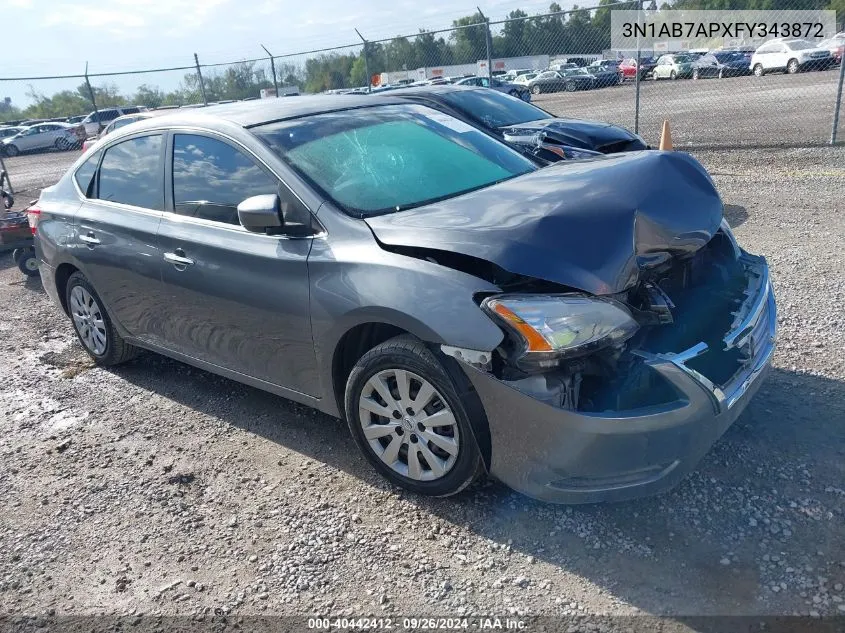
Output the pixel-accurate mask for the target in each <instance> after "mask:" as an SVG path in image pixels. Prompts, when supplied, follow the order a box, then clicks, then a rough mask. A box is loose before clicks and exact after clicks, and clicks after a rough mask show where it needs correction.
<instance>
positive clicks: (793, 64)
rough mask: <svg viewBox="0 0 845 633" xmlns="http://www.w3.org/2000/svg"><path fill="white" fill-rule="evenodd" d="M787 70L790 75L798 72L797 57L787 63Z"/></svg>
mask: <svg viewBox="0 0 845 633" xmlns="http://www.w3.org/2000/svg"><path fill="white" fill-rule="evenodd" d="M786 72H788V73H789V74H790V75H794V74H795V73H797V72H798V60H797V59H790V60H789V63H788V64H787V65H786Z"/></svg>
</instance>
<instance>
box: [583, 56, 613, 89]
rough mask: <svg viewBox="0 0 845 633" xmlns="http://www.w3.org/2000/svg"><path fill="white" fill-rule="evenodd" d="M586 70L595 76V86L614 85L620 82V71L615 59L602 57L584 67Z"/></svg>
mask: <svg viewBox="0 0 845 633" xmlns="http://www.w3.org/2000/svg"><path fill="white" fill-rule="evenodd" d="M586 71H587V72H588V73H590V74H591V75H592V76H593V77H595V78H596V88H604V87H605V86H616V85H618V84H621V83H622V71H621V70H620V69H619V64H618V63H617V62H615V61H611V60H607V59H602V60H599V61H597V62H593V63H592V64H590V65H589V66H587V67H586Z"/></svg>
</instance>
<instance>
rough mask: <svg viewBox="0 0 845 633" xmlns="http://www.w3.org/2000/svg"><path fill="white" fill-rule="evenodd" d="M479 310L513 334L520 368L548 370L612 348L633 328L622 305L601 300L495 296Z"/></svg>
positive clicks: (562, 296) (629, 333)
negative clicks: (562, 361) (563, 362)
mask: <svg viewBox="0 0 845 633" xmlns="http://www.w3.org/2000/svg"><path fill="white" fill-rule="evenodd" d="M481 307H482V308H483V309H484V310H485V311H486V312H487V313H488V314H490V315H491V316H492V317H493V318H494V319H496V320H497V321H498V322H499V323H501V324H502V325H504V326H505V328H506V329H507V330H508V331H509V332H510V333H511V334H512V335H513V337H512V338H514V339H515V343H516V349H514V350H513V352H514V353H513V356H514V359H513V360H514V361H515V362H516V364H517V365H518V366H519V367H521V368H522V369H528V368H546V367H554V366H555V365H558V364H559V363H560V362H561V360H565V359H568V358H574V357H577V356H583V355H585V354H589V353H591V352H595V351H597V350H600V349H603V348H606V347H610V346H613V345H618V344H619V343H622V342H624V341H626V340H628V339H629V338H630V337H631V336H633V335H634V333H635V332H636V331H637V328H638V325H637V322H636V321H635V320H634V318H633V317H632V316H631V313H630V312H629V311H628V309H627V308H626V307H625V306H624V305H622V304H621V303H619V302H617V301H614V300H612V299H605V298H602V297H586V296H583V295H498V296H494V297H488V298H487V299H485V300H484V301H483V302H482V303H481Z"/></svg>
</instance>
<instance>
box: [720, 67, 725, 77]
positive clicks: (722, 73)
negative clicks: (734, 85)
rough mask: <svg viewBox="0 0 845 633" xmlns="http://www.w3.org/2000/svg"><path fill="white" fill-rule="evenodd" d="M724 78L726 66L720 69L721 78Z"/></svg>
mask: <svg viewBox="0 0 845 633" xmlns="http://www.w3.org/2000/svg"><path fill="white" fill-rule="evenodd" d="M724 78H725V70H724V68H720V69H719V79H724Z"/></svg>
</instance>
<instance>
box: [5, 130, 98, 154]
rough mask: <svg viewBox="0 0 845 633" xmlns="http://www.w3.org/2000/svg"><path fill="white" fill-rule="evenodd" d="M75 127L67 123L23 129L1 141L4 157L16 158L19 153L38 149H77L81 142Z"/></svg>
mask: <svg viewBox="0 0 845 633" xmlns="http://www.w3.org/2000/svg"><path fill="white" fill-rule="evenodd" d="M76 130H77V128H76V126H73V125H69V124H68V123H39V124H37V125H32V126H30V127H28V128H24V129H23V130H21V131H20V132H18V133H17V134H15V135H14V136H8V137H6V138H4V139H3V140H2V146H3V152H4V153H5V154H6V156H17V155H18V154H20V153H21V152H30V151H34V150H39V149H50V148H55V149H60V150H68V149H71V148H72V147H79V145H80V143H81V142H82V141H81V139H80V138H79V136H78V135H77V131H76Z"/></svg>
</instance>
